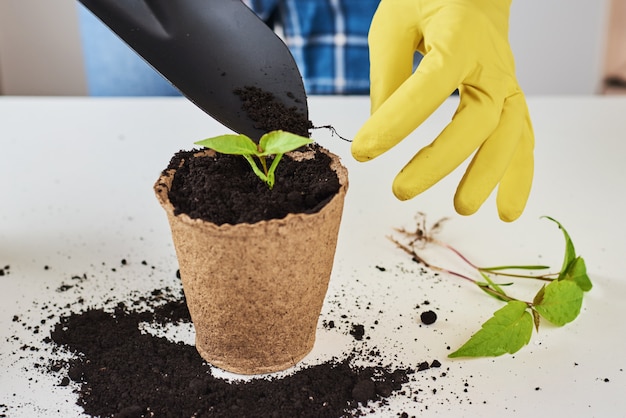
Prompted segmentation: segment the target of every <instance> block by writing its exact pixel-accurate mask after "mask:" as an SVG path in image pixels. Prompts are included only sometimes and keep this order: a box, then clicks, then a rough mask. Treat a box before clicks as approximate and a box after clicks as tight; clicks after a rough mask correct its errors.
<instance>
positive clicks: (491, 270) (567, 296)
mask: <svg viewBox="0 0 626 418" xmlns="http://www.w3.org/2000/svg"><path fill="white" fill-rule="evenodd" d="M543 218H545V219H548V220H550V221H552V222H554V223H555V224H556V225H557V226H558V227H559V228H560V229H561V231H562V232H563V235H564V238H565V256H564V259H563V265H562V266H561V270H560V271H559V272H558V273H542V274H536V272H538V271H539V270H545V269H548V267H547V266H542V265H511V266H496V267H481V266H478V265H476V264H474V263H472V262H471V261H470V260H469V259H468V258H467V257H465V256H464V255H463V254H461V253H460V252H459V251H458V250H457V249H455V248H454V247H452V246H450V245H448V244H446V243H444V242H441V241H439V240H437V239H436V238H434V236H433V233H434V232H436V231H437V230H438V229H439V228H440V227H441V223H442V221H438V222H436V223H435V224H434V225H433V226H432V227H431V228H430V229H429V230H428V229H427V228H426V225H425V216H424V214H422V213H420V214H418V222H417V229H416V230H415V231H407V230H405V229H398V230H397V232H399V233H401V234H403V235H404V236H405V237H406V238H408V239H409V241H408V242H407V243H404V242H400V241H399V240H397V239H396V238H393V237H390V239H391V241H393V242H394V243H395V244H396V245H397V246H398V248H400V249H402V250H403V251H405V252H406V253H408V254H409V255H410V256H411V257H412V258H413V260H415V261H417V262H420V263H422V264H424V265H425V266H426V267H430V268H431V269H433V270H437V271H440V272H443V273H446V274H449V275H451V276H455V277H458V278H461V279H464V280H467V281H469V282H471V283H473V284H475V285H477V286H478V287H479V288H480V289H481V290H482V291H483V292H485V293H486V294H488V295H490V296H493V297H495V298H496V299H498V300H500V301H502V302H504V303H505V306H504V307H502V308H500V309H499V310H497V311H496V312H495V313H494V314H493V316H492V317H491V318H490V319H489V320H488V321H487V322H485V323H484V324H483V325H482V327H481V329H480V330H478V331H477V332H476V333H475V334H474V335H472V336H471V338H470V339H469V340H468V341H467V342H466V343H465V344H463V346H461V347H460V348H459V349H458V350H456V351H454V352H453V353H451V354H450V355H449V357H494V356H500V355H502V354H505V353H509V354H513V353H515V352H517V351H518V350H520V349H521V348H522V347H524V346H525V345H526V344H528V342H529V341H530V337H531V335H532V331H533V327H534V328H535V329H536V330H537V331H538V330H539V325H540V323H541V320H542V319H544V320H547V321H549V322H551V323H552V324H554V325H556V326H563V325H565V324H567V323H569V322H572V321H573V320H574V319H576V317H577V316H578V314H579V313H580V310H581V307H582V301H583V296H584V293H585V292H588V291H589V290H591V288H592V284H591V280H590V279H589V276H588V275H587V268H586V266H585V262H584V260H583V258H582V257H580V256H578V255H576V251H575V249H574V244H573V242H572V239H571V238H570V236H569V234H568V233H567V231H566V230H565V228H563V225H561V224H560V223H559V222H558V221H556V220H555V219H553V218H550V217H549V216H544V217H543ZM418 244H419V245H424V244H432V245H437V246H439V247H441V248H444V249H446V250H448V251H451V252H452V253H453V254H455V255H456V256H458V257H459V258H460V259H461V260H463V262H464V263H466V264H467V265H468V266H469V267H471V268H472V269H474V270H475V271H476V273H477V274H478V275H479V276H480V277H481V279H482V280H477V279H475V278H472V277H470V276H468V275H466V274H464V273H459V272H456V271H453V270H450V269H447V268H444V267H440V266H436V265H433V264H430V263H428V262H427V261H426V260H424V258H422V257H421V256H420V255H419V254H418V253H417V252H418V249H419V245H418ZM516 270H517V271H520V270H521V271H529V272H531V273H535V274H525V273H519V272H517V271H516ZM492 277H505V278H507V279H509V280H514V279H533V280H539V281H543V282H544V284H543V286H542V287H541V288H540V289H539V291H538V292H537V294H536V295H535V297H534V298H533V300H532V301H524V300H520V299H517V298H516V297H513V296H511V295H510V294H509V293H507V292H506V291H505V290H504V288H505V287H508V286H511V285H512V284H513V283H512V282H511V281H509V282H506V283H500V284H498V283H496V282H495V281H494V280H493V279H492ZM546 283H547V284H546Z"/></svg>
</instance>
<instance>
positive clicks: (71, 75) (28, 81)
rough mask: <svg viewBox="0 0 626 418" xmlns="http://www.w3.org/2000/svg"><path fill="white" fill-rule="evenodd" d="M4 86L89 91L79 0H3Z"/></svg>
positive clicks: (27, 91)
mask: <svg viewBox="0 0 626 418" xmlns="http://www.w3.org/2000/svg"><path fill="white" fill-rule="evenodd" d="M0 91H1V92H2V93H3V94H7V95H9V94H16V95H82V94H85V93H86V91H87V87H86V82H85V76H84V73H83V64H82V52H81V48H80V39H79V31H78V21H77V13H76V0H0Z"/></svg>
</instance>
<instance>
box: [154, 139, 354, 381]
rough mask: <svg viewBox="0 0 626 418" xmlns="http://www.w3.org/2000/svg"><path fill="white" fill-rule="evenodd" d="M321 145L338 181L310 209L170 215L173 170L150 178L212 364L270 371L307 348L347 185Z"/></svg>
mask: <svg viewBox="0 0 626 418" xmlns="http://www.w3.org/2000/svg"><path fill="white" fill-rule="evenodd" d="M201 152H208V153H211V152H213V151H201ZM325 152H326V153H327V154H329V155H330V156H331V158H332V163H331V168H332V169H333V170H334V171H335V172H336V173H337V177H338V179H339V182H340V184H341V187H340V188H339V191H338V193H337V194H336V195H335V196H334V197H333V198H332V199H331V200H330V201H329V202H328V203H327V204H326V205H325V206H324V207H323V208H322V209H321V210H319V212H317V213H313V214H304V213H300V214H293V213H291V214H289V215H287V216H286V217H285V218H283V219H272V220H269V221H260V222H256V223H253V224H249V223H241V224H236V225H230V224H223V225H219V226H218V225H216V224H213V223H210V222H206V221H204V220H201V219H192V218H190V217H189V216H188V215H186V214H179V215H175V214H174V207H173V205H172V203H171V202H170V200H169V198H168V192H169V190H170V187H171V184H172V179H173V177H174V172H175V170H174V169H171V170H167V171H166V172H164V173H163V174H162V175H161V177H160V178H159V180H158V181H157V182H156V184H155V186H154V188H155V192H156V195H157V198H158V200H159V202H160V203H161V205H162V206H163V208H164V209H165V211H166V212H167V217H168V220H169V223H170V228H171V231H172V237H173V241H174V246H175V248H176V255H177V257H178V262H179V268H180V275H181V279H182V283H183V289H184V292H185V297H186V299H187V305H188V307H189V311H190V313H191V318H192V321H193V324H194V328H195V332H196V348H197V350H198V352H199V353H200V355H201V356H202V357H203V358H204V359H205V360H206V361H208V362H209V363H211V364H212V365H214V366H217V367H219V368H221V369H224V370H227V371H231V372H234V373H240V374H259V373H270V372H275V371H279V370H284V369H286V368H289V367H291V366H293V365H295V364H296V363H297V362H298V361H300V360H301V359H302V358H303V357H304V356H306V355H307V354H308V353H309V352H310V351H311V349H312V348H313V344H314V342H315V333H316V329H317V322H318V318H319V314H320V311H321V308H322V304H323V301H324V297H325V295H326V291H327V288H328V282H329V279H330V274H331V270H332V266H333V260H334V255H335V248H336V243H337V234H338V231H339V224H340V220H341V215H342V211H343V202H344V197H345V194H346V190H347V187H348V176H347V170H346V168H345V167H344V166H343V165H341V163H340V161H339V157H337V156H336V155H334V154H332V153H330V152H327V151H325Z"/></svg>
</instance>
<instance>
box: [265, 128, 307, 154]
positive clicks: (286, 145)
mask: <svg viewBox="0 0 626 418" xmlns="http://www.w3.org/2000/svg"><path fill="white" fill-rule="evenodd" d="M312 142H313V141H312V140H311V138H307V137H304V136H300V135H296V134H293V133H291V132H286V131H272V132H268V133H266V134H265V135H263V136H262V137H261V139H260V140H259V147H260V148H261V150H262V151H261V154H260V155H274V154H284V153H286V152H289V151H293V150H295V149H298V148H300V147H302V146H304V145H308V144H311V143H312Z"/></svg>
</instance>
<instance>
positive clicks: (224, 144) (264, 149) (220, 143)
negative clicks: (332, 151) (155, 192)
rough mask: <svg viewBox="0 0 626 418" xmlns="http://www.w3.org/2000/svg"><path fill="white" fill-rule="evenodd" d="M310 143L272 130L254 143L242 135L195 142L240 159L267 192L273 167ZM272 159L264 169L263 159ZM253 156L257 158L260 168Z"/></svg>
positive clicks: (265, 160)
mask: <svg viewBox="0 0 626 418" xmlns="http://www.w3.org/2000/svg"><path fill="white" fill-rule="evenodd" d="M311 143H313V141H312V140H311V139H310V138H306V137H304V136H300V135H296V134H292V133H291V132H286V131H272V132H268V133H266V134H265V135H263V136H262V137H261V139H260V140H259V143H258V144H256V143H255V142H254V141H253V140H252V139H250V138H249V137H248V136H246V135H243V134H239V135H236V134H227V135H220V136H216V137H213V138H207V139H203V140H201V141H198V142H196V145H201V146H203V147H206V148H210V149H212V150H214V151H216V152H219V153H222V154H232V155H241V156H243V157H244V158H245V159H246V161H248V163H250V166H251V167H252V170H253V171H254V173H255V174H256V175H257V176H258V177H259V178H260V179H261V180H263V181H264V182H265V184H267V186H268V187H269V188H270V189H271V188H272V187H274V182H275V174H274V173H275V171H276V167H277V166H278V163H279V162H280V159H281V158H282V157H283V154H285V153H286V152H289V151H293V150H295V149H297V148H300V147H301V146H304V145H308V144H311ZM272 156H273V159H272V162H271V164H270V166H269V167H268V165H267V158H268V157H272ZM253 157H257V158H258V160H259V163H260V167H259V165H257V163H256V162H255V160H254V158H253Z"/></svg>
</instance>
